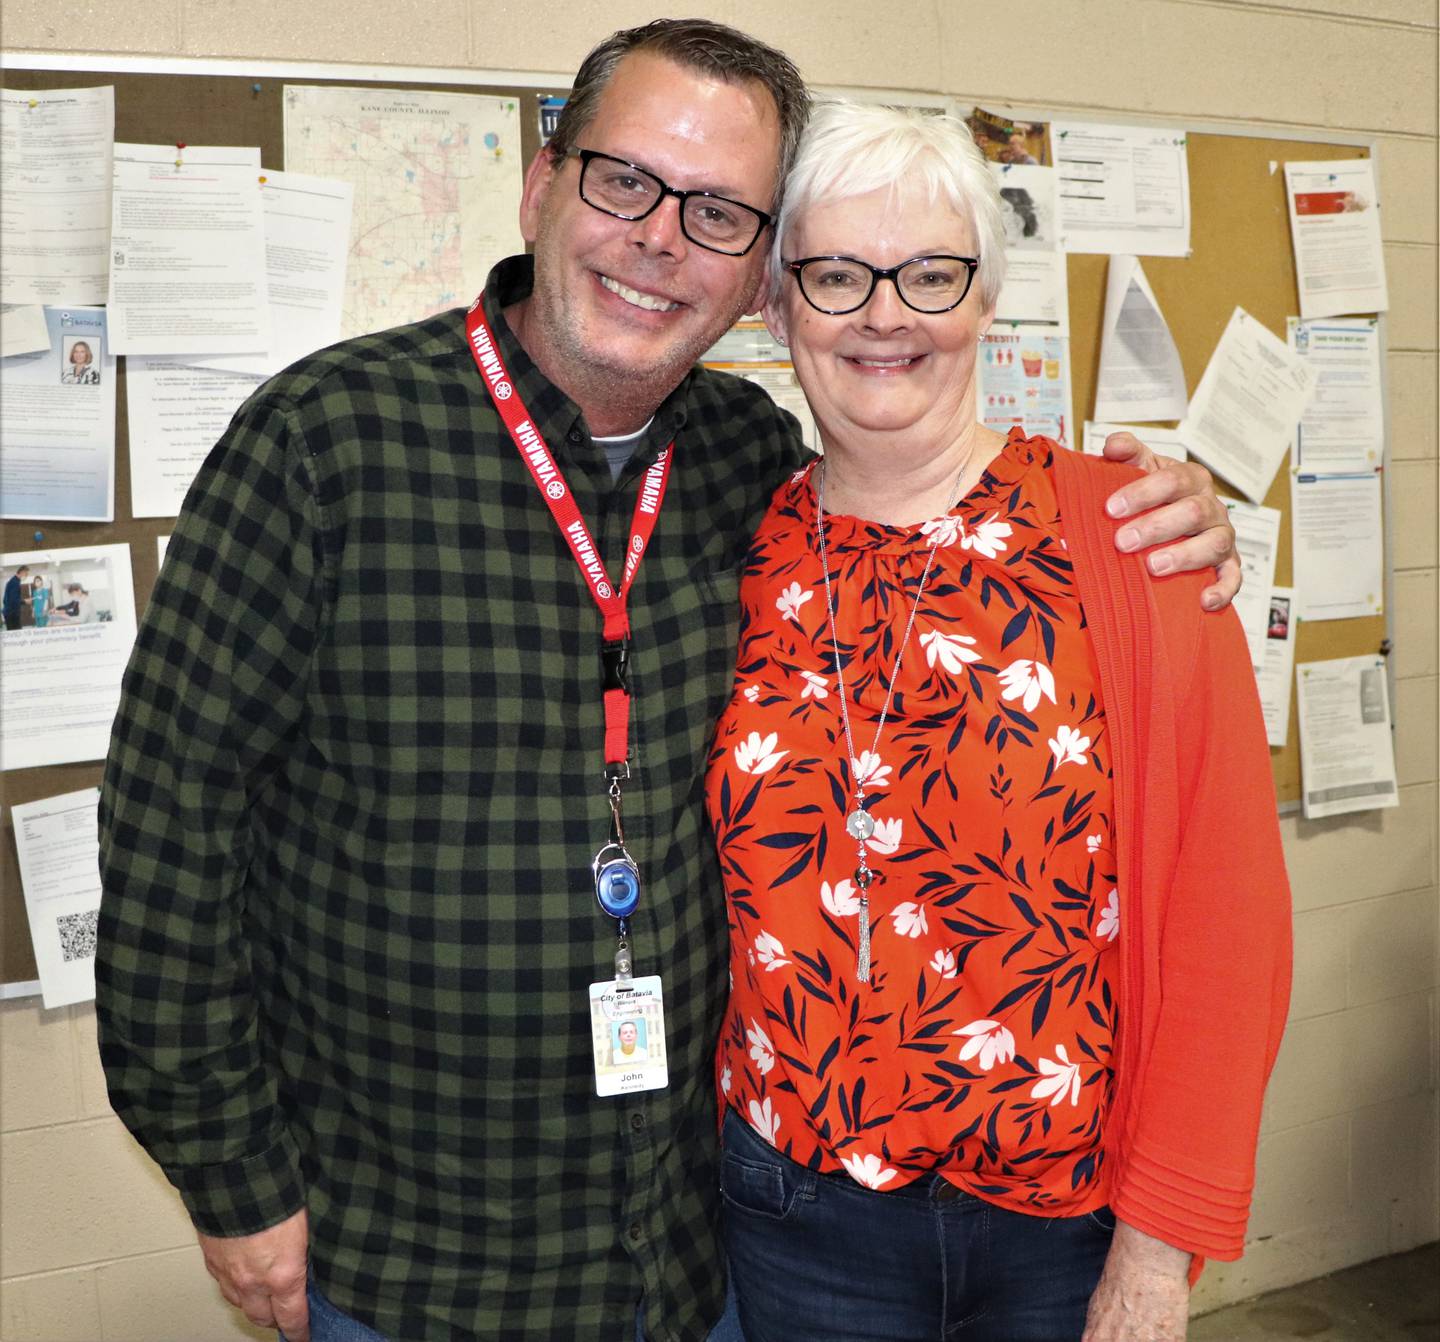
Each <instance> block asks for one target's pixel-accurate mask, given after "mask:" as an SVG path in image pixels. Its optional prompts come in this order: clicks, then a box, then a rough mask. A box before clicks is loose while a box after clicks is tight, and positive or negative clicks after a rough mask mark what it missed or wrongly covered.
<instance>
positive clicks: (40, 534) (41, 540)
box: [35, 531, 45, 545]
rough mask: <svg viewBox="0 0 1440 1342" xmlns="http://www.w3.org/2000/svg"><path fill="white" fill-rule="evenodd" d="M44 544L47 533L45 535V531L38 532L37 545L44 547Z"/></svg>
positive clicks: (36, 534) (36, 536)
mask: <svg viewBox="0 0 1440 1342" xmlns="http://www.w3.org/2000/svg"><path fill="white" fill-rule="evenodd" d="M44 543H45V533H44V532H43V531H37V532H36V533H35V544H36V545H43V544H44Z"/></svg>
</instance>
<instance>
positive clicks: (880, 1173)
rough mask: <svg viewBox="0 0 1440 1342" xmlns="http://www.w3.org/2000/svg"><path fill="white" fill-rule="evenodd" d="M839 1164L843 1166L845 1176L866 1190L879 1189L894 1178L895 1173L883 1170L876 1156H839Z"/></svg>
mask: <svg viewBox="0 0 1440 1342" xmlns="http://www.w3.org/2000/svg"><path fill="white" fill-rule="evenodd" d="M840 1163H841V1164H842V1165H843V1166H845V1173H846V1174H848V1175H849V1176H850V1177H851V1178H852V1179H854V1180H855V1182H856V1183H857V1184H862V1185H863V1186H864V1187H866V1188H879V1187H881V1186H882V1185H884V1184H887V1183H889V1182H890V1180H891V1179H893V1178H894V1177H895V1171H894V1170H891V1169H886V1168H884V1165H883V1162H882V1161H881V1159H880V1157H879V1156H877V1155H873V1154H872V1155H868V1156H862V1155H860V1154H858V1153H857V1154H855V1155H853V1156H841V1157H840Z"/></svg>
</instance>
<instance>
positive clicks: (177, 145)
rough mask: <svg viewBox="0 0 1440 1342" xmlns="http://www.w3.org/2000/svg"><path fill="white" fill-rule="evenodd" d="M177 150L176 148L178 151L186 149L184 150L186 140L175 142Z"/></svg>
mask: <svg viewBox="0 0 1440 1342" xmlns="http://www.w3.org/2000/svg"><path fill="white" fill-rule="evenodd" d="M175 148H176V149H184V148H185V141H184V140H176V141H175Z"/></svg>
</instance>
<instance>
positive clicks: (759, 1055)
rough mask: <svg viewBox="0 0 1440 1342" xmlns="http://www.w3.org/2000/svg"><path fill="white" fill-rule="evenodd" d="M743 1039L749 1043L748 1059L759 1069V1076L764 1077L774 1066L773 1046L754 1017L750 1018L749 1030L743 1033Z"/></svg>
mask: <svg viewBox="0 0 1440 1342" xmlns="http://www.w3.org/2000/svg"><path fill="white" fill-rule="evenodd" d="M745 1038H746V1039H748V1040H749V1041H750V1057H751V1059H752V1060H753V1061H754V1063H755V1066H756V1067H758V1068H759V1069H760V1075H761V1076H764V1075H765V1074H766V1073H767V1072H769V1070H770V1069H771V1068H772V1067H773V1066H775V1045H774V1044H772V1043H771V1042H770V1036H769V1035H768V1034H766V1033H765V1031H764V1030H762V1029H761V1028H760V1022H759V1021H757V1020H756V1019H755V1017H754V1016H751V1017H750V1028H749V1029H748V1030H746V1031H745Z"/></svg>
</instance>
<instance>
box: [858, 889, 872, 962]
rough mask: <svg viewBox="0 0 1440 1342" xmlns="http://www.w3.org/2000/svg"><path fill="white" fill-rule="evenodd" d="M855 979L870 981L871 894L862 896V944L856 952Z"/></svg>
mask: <svg viewBox="0 0 1440 1342" xmlns="http://www.w3.org/2000/svg"><path fill="white" fill-rule="evenodd" d="M855 979H856V981H857V982H859V983H869V982H870V896H869V895H861V896H860V945H859V948H858V949H857V950H856V952H855Z"/></svg>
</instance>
